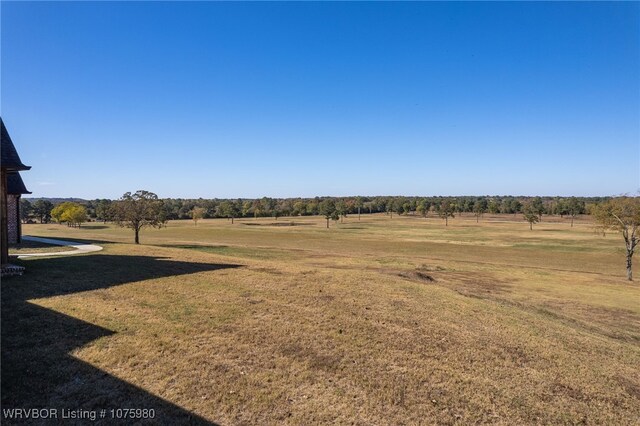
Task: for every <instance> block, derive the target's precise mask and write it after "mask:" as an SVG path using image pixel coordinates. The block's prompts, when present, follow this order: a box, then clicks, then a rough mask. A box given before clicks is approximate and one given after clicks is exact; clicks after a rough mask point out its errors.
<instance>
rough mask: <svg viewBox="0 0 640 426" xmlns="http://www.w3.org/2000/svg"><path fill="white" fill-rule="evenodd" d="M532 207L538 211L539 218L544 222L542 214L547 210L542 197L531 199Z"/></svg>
mask: <svg viewBox="0 0 640 426" xmlns="http://www.w3.org/2000/svg"><path fill="white" fill-rule="evenodd" d="M531 208H532V209H533V210H534V211H535V212H536V213H538V218H539V219H540V222H542V215H543V214H544V211H545V208H544V203H543V202H542V198H540V197H535V198H534V199H533V200H531Z"/></svg>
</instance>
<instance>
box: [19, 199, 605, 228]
mask: <svg viewBox="0 0 640 426" xmlns="http://www.w3.org/2000/svg"><path fill="white" fill-rule="evenodd" d="M607 199H608V198H604V197H514V196H491V197H489V196H482V197H470V196H465V197H404V196H400V197H392V196H377V197H359V196H356V197H314V198H270V197H262V198H258V199H203V198H199V199H180V198H168V199H162V200H161V201H162V205H163V207H162V208H163V211H164V215H165V219H166V220H179V219H192V218H193V211H194V209H195V208H197V212H198V215H200V216H201V217H202V218H204V219H210V218H229V219H231V220H233V219H236V218H247V217H273V218H275V219H277V218H278V217H280V216H325V213H326V212H325V210H326V207H327V205H326V203H330V204H333V206H334V207H335V208H336V210H337V211H338V215H339V216H342V215H351V214H361V213H386V214H388V215H390V216H391V217H393V216H394V215H420V216H423V217H426V216H429V215H438V214H439V213H440V212H441V211H442V210H445V211H450V213H452V214H460V213H471V214H473V215H476V216H477V217H480V216H481V215H483V214H485V213H491V214H496V213H503V214H526V213H531V212H534V213H536V214H537V215H538V216H539V217H540V216H542V215H559V216H567V217H572V218H573V217H576V216H577V215H580V214H591V211H592V209H593V207H594V206H596V205H597V204H599V203H601V202H603V201H606V200H607ZM113 202H114V201H113V200H109V199H96V200H86V201H79V202H77V204H80V205H82V206H84V207H85V208H86V211H87V215H88V217H89V218H90V219H93V220H98V221H109V220H110V219H111V218H110V216H111V205H112V203H113ZM323 202H325V204H324V205H323V204H322V203H323ZM54 207H55V204H54V203H52V202H51V201H48V200H45V199H39V200H36V201H34V202H30V201H29V200H27V199H22V200H21V215H22V220H23V221H24V222H27V221H29V220H32V221H38V222H41V223H46V222H49V221H51V220H52V216H51V211H52V210H53V208H54ZM447 217H450V216H447Z"/></svg>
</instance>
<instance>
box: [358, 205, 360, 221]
mask: <svg viewBox="0 0 640 426" xmlns="http://www.w3.org/2000/svg"><path fill="white" fill-rule="evenodd" d="M358 220H360V207H358Z"/></svg>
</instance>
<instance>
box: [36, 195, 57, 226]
mask: <svg viewBox="0 0 640 426" xmlns="http://www.w3.org/2000/svg"><path fill="white" fill-rule="evenodd" d="M51 210H53V203H51V201H48V200H36V202H34V203H33V214H34V215H35V216H36V217H37V218H38V219H39V220H40V223H49V221H50V220H51Z"/></svg>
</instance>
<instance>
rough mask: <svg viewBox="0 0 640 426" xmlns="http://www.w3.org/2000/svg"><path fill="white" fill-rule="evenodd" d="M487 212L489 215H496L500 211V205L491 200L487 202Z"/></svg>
mask: <svg viewBox="0 0 640 426" xmlns="http://www.w3.org/2000/svg"><path fill="white" fill-rule="evenodd" d="M487 210H489V213H491V214H496V213H498V212H499V211H500V205H499V204H498V203H497V202H496V201H495V200H491V201H489V205H488V206H487Z"/></svg>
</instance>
